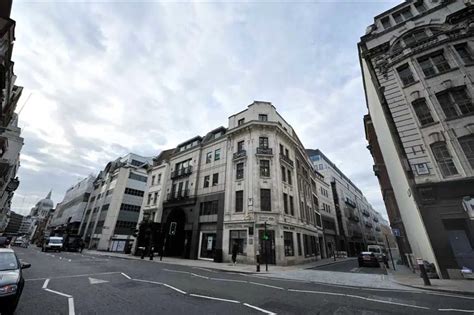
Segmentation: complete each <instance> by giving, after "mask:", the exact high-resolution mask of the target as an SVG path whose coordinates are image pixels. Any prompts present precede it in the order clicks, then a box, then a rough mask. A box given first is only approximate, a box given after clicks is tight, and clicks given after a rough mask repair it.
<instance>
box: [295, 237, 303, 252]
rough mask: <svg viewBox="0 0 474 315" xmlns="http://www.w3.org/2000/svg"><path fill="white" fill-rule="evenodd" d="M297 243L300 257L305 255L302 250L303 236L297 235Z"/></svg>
mask: <svg viewBox="0 0 474 315" xmlns="http://www.w3.org/2000/svg"><path fill="white" fill-rule="evenodd" d="M296 241H297V242H298V256H301V255H303V252H302V248H301V234H300V233H297V234H296Z"/></svg>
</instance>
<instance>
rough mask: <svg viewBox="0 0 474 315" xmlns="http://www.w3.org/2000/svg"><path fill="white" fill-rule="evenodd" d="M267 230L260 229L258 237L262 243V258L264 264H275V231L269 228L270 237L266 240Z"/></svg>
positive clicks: (268, 234)
mask: <svg viewBox="0 0 474 315" xmlns="http://www.w3.org/2000/svg"><path fill="white" fill-rule="evenodd" d="M264 233H265V230H259V231H258V239H259V244H260V260H261V262H262V263H263V264H265V263H268V264H272V265H274V264H275V263H276V257H275V231H273V230H267V236H268V239H267V240H264V238H263V235H264Z"/></svg>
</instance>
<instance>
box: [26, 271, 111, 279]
mask: <svg viewBox="0 0 474 315" xmlns="http://www.w3.org/2000/svg"><path fill="white" fill-rule="evenodd" d="M117 273H120V272H119V271H111V272H100V273H89V274H82V275H72V276H59V277H50V279H67V278H80V277H89V276H97V275H113V274H117ZM46 279H48V278H35V279H25V281H39V280H46Z"/></svg>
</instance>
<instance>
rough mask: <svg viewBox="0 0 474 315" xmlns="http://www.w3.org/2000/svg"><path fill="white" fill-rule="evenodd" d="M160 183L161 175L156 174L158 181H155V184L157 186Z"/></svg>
mask: <svg viewBox="0 0 474 315" xmlns="http://www.w3.org/2000/svg"><path fill="white" fill-rule="evenodd" d="M160 183H161V174H158V180H157V181H156V184H157V185H159V184H160Z"/></svg>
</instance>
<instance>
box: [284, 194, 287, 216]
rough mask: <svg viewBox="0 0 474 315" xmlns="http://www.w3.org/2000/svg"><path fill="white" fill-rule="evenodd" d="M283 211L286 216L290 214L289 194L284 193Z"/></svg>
mask: <svg viewBox="0 0 474 315" xmlns="http://www.w3.org/2000/svg"><path fill="white" fill-rule="evenodd" d="M283 209H284V210H285V214H288V194H285V193H283Z"/></svg>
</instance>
